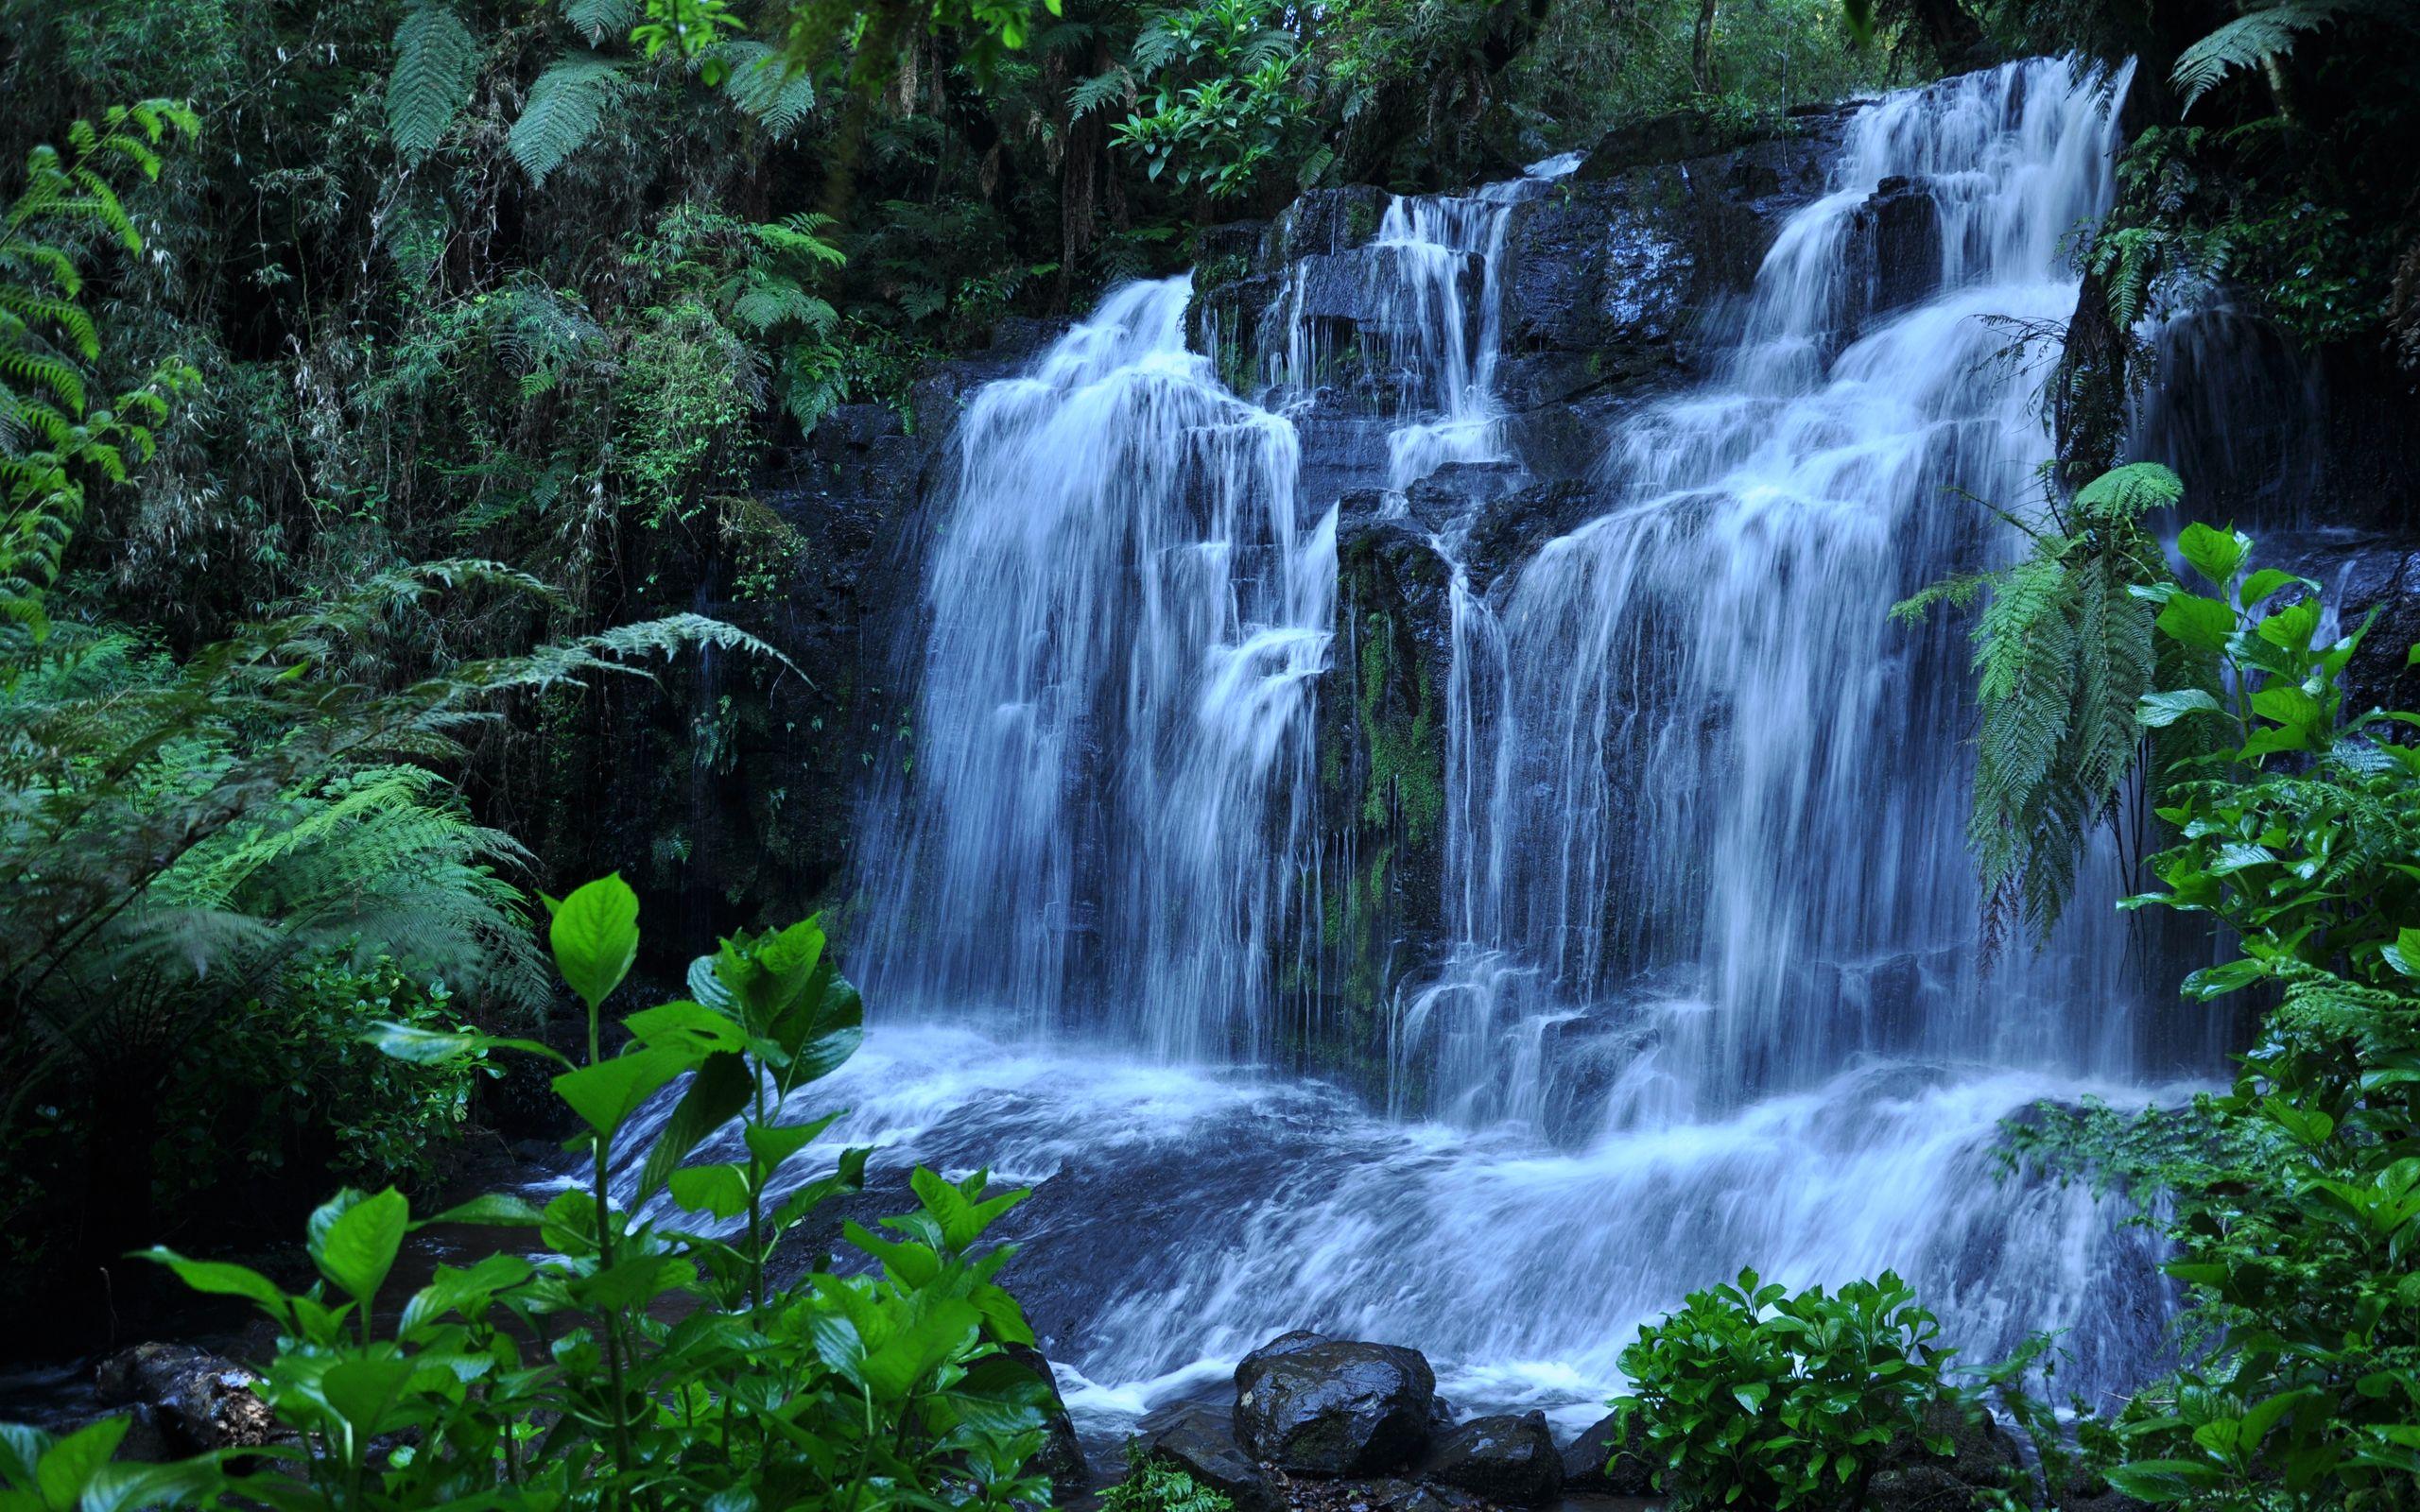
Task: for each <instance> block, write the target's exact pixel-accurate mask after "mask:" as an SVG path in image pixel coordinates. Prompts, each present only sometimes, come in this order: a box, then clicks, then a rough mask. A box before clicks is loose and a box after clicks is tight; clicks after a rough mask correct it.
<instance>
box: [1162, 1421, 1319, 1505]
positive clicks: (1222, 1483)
mask: <svg viewBox="0 0 2420 1512" xmlns="http://www.w3.org/2000/svg"><path fill="white" fill-rule="evenodd" d="M1129 1447H1130V1448H1132V1451H1133V1452H1135V1453H1137V1454H1140V1455H1142V1456H1144V1457H1146V1458H1150V1459H1157V1460H1161V1461H1163V1462H1165V1463H1167V1464H1169V1465H1172V1466H1174V1467H1176V1468H1177V1469H1181V1470H1183V1471H1184V1472H1185V1473H1186V1474H1187V1475H1190V1476H1192V1477H1193V1478H1194V1479H1195V1480H1197V1481H1199V1482H1201V1484H1202V1485H1204V1486H1209V1487H1210V1488H1211V1489H1213V1490H1215V1491H1219V1492H1221V1493H1223V1494H1224V1495H1225V1496H1226V1497H1227V1499H1228V1500H1230V1501H1232V1502H1234V1503H1235V1504H1236V1512H1280V1509H1282V1508H1283V1507H1284V1506H1285V1505H1286V1497H1285V1494H1284V1492H1282V1491H1281V1490H1280V1489H1279V1488H1278V1486H1277V1484H1276V1482H1275V1481H1274V1480H1273V1479H1271V1476H1270V1474H1269V1472H1268V1471H1266V1470H1264V1469H1261V1468H1260V1467H1259V1466H1258V1465H1256V1464H1254V1463H1253V1457H1252V1456H1251V1455H1250V1454H1247V1453H1245V1452H1244V1451H1243V1449H1242V1447H1241V1446H1240V1445H1238V1444H1237V1443H1236V1432H1235V1423H1234V1418H1233V1415H1232V1414H1230V1413H1227V1412H1223V1411H1220V1410H1219V1408H1217V1407H1215V1406H1212V1405H1210V1404H1209V1403H1207V1402H1198V1401H1190V1402H1184V1403H1182V1404H1181V1405H1178V1406H1176V1407H1172V1408H1168V1409H1167V1410H1165V1411H1162V1412H1155V1413H1152V1414H1150V1416H1148V1417H1145V1418H1144V1419H1143V1420H1142V1421H1141V1422H1140V1423H1137V1424H1136V1425H1135V1433H1134V1436H1133V1438H1132V1440H1130V1446H1129Z"/></svg>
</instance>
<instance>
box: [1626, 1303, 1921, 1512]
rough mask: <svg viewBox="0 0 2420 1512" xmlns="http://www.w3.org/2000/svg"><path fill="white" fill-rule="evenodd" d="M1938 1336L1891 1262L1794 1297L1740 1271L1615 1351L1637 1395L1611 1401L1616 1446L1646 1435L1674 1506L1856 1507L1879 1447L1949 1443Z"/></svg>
mask: <svg viewBox="0 0 2420 1512" xmlns="http://www.w3.org/2000/svg"><path fill="white" fill-rule="evenodd" d="M1940 1332H1941V1326H1940V1324H1939V1322H1938V1321H1937V1320H1936V1319H1935V1318H1934V1317H1933V1315H1932V1314H1930V1313H1928V1312H1926V1311H1925V1310H1924V1309H1923V1308H1921V1307H1919V1306H1917V1305H1916V1302H1915V1293H1914V1292H1913V1291H1911V1290H1910V1288H1909V1287H1908V1285H1907V1283H1906V1282H1904V1281H1902V1280H1899V1278H1898V1277H1897V1276H1895V1275H1893V1274H1892V1273H1890V1272H1888V1271H1885V1272H1884V1273H1883V1274H1882V1277H1881V1279H1880V1280H1872V1281H1862V1280H1860V1281H1851V1282H1849V1283H1848V1284H1847V1285H1845V1286H1842V1287H1841V1289H1840V1291H1839V1292H1838V1293H1837V1294H1827V1293H1826V1292H1825V1291H1824V1288H1822V1287H1821V1286H1815V1287H1809V1288H1808V1289H1806V1291H1803V1292H1800V1293H1799V1294H1798V1295H1797V1296H1795V1297H1792V1296H1789V1295H1788V1292H1787V1289H1786V1288H1784V1287H1782V1286H1779V1285H1776V1284H1772V1283H1770V1282H1766V1281H1763V1280H1760V1279H1759V1278H1758V1277H1757V1275H1756V1273H1755V1271H1753V1270H1743V1271H1741V1272H1740V1273H1739V1280H1738V1284H1737V1285H1736V1286H1715V1287H1711V1288H1709V1289H1707V1290H1705V1291H1703V1292H1692V1293H1691V1294H1689V1297H1688V1298H1687V1300H1686V1301H1685V1303H1684V1305H1683V1306H1682V1308H1681V1310H1680V1311H1679V1312H1677V1313H1674V1314H1671V1315H1669V1316H1668V1317H1666V1318H1665V1319H1664V1320H1663V1321H1661V1322H1659V1323H1651V1324H1649V1325H1647V1326H1646V1327H1644V1328H1642V1329H1640V1330H1639V1333H1638V1339H1637V1342H1635V1343H1634V1344H1633V1345H1631V1346H1630V1348H1628V1349H1624V1350H1623V1351H1622V1356H1621V1368H1622V1372H1623V1373H1624V1374H1625V1375H1627V1376H1628V1377H1629V1378H1630V1381H1631V1386H1632V1394H1631V1395H1630V1396H1627V1397H1623V1398H1620V1399H1618V1400H1616V1402H1615V1409H1616V1414H1617V1415H1618V1417H1619V1419H1620V1428H1621V1432H1620V1434H1619V1435H1617V1441H1624V1442H1626V1441H1629V1440H1631V1439H1632V1437H1633V1435H1641V1436H1643V1438H1644V1441H1645V1450H1644V1452H1643V1453H1642V1455H1641V1457H1642V1458H1644V1459H1645V1460H1646V1461H1647V1462H1648V1463H1649V1464H1650V1465H1651V1466H1654V1467H1656V1469H1655V1484H1656V1486H1657V1488H1658V1489H1660V1490H1662V1491H1663V1492H1664V1493H1665V1494H1666V1495H1668V1496H1669V1497H1670V1498H1671V1499H1672V1504H1673V1505H1674V1506H1675V1507H1676V1508H1681V1509H1687V1508H1693V1507H1706V1506H1729V1505H1734V1504H1738V1505H1745V1506H1751V1507H1758V1508H1767V1507H1770V1508H1774V1509H1776V1512H1779V1509H1784V1508H1789V1507H1817V1508H1821V1507H1845V1506H1850V1505H1853V1504H1855V1503H1856V1499H1857V1496H1858V1493H1859V1492H1860V1491H1861V1490H1862V1489H1863V1486H1864V1480H1865V1476H1866V1474H1867V1473H1869V1472H1870V1471H1871V1470H1872V1469H1874V1467H1875V1461H1876V1453H1877V1452H1878V1451H1879V1450H1880V1449H1881V1447H1882V1446H1883V1445H1885V1444H1887V1443H1889V1442H1891V1441H1892V1440H1893V1439H1898V1438H1913V1439H1919V1440H1922V1441H1923V1442H1924V1443H1925V1446H1926V1448H1927V1449H1929V1450H1932V1451H1933V1452H1937V1453H1947V1452H1949V1447H1950V1446H1949V1444H1948V1442H1947V1441H1946V1440H1945V1439H1944V1438H1942V1437H1941V1436H1940V1435H1938V1433H1936V1432H1933V1431H1931V1430H1929V1429H1927V1426H1926V1418H1925V1415H1926V1411H1927V1408H1929V1407H1931V1406H1933V1405H1934V1404H1935V1403H1937V1402H1940V1401H1942V1400H1947V1399H1949V1398H1951V1397H1952V1396H1953V1394H1952V1393H1951V1392H1950V1391H1949V1389H1948V1388H1947V1387H1946V1386H1945V1384H1944V1383H1943V1381H1942V1378H1941V1370H1942V1366H1943V1364H1944V1363H1945V1361H1946V1360H1948V1358H1949V1357H1950V1356H1951V1354H1953V1353H1954V1352H1955V1351H1953V1350H1950V1349H1943V1348H1941V1347H1939V1346H1938V1345H1937V1344H1936V1343H1935V1342H1934V1341H1935V1340H1936V1339H1937V1338H1938V1337H1939V1335H1940Z"/></svg>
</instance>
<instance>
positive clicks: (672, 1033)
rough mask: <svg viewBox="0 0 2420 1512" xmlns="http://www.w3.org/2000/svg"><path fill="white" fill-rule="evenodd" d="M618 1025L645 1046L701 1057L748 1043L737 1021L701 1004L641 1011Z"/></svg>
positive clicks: (661, 1006) (684, 1003)
mask: <svg viewBox="0 0 2420 1512" xmlns="http://www.w3.org/2000/svg"><path fill="white" fill-rule="evenodd" d="M622 1025H623V1027H624V1028H627V1029H629V1030H630V1031H631V1034H632V1035H633V1036H635V1037H636V1038H638V1039H640V1040H645V1041H647V1042H648V1044H660V1045H663V1046H664V1047H665V1048H666V1049H674V1050H680V1049H686V1050H690V1051H693V1052H695V1053H696V1054H698V1055H701V1056H702V1055H709V1054H712V1053H713V1052H715V1051H717V1050H738V1049H741V1048H742V1047H744V1046H745V1045H746V1044H747V1043H748V1031H747V1030H745V1029H742V1028H741V1027H740V1026H739V1021H738V1020H736V1019H734V1018H733V1017H732V1016H731V1015H730V1014H728V1013H724V1012H722V1011H720V1010H719V1009H716V1008H712V1007H708V1006H707V1005H704V1004H702V1003H690V1002H685V1001H683V1002H676V1003H666V1004H663V1005H660V1006H657V1007H652V1008H646V1009H642V1010H641V1011H639V1012H637V1013H633V1014H631V1016H630V1017H629V1018H627V1019H624V1020H623V1021H622Z"/></svg>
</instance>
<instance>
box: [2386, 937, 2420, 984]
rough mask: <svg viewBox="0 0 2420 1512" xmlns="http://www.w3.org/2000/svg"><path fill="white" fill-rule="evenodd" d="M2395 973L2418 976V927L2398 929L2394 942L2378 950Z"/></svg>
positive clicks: (2419, 962) (2419, 961)
mask: <svg viewBox="0 0 2420 1512" xmlns="http://www.w3.org/2000/svg"><path fill="white" fill-rule="evenodd" d="M2378 954H2381V955H2383V956H2385V957H2386V964H2387V965H2389V966H2391V967H2393V968H2394V970H2395V971H2396V973H2397V974H2399V975H2402V976H2410V977H2420V929H2399V930H2396V931H2395V934H2394V944H2392V945H2389V946H2386V947H2385V948H2384V949H2382V950H2381V951H2379V953H2378Z"/></svg>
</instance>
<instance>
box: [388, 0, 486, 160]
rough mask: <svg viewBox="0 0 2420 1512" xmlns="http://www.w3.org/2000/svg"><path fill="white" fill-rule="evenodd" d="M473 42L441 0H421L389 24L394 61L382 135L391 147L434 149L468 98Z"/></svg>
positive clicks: (408, 151) (414, 152)
mask: <svg viewBox="0 0 2420 1512" xmlns="http://www.w3.org/2000/svg"><path fill="white" fill-rule="evenodd" d="M478 58H479V47H478V43H477V42H476V41H475V39H474V38H473V37H472V36H471V32H470V28H469V27H467V26H463V25H462V22H461V19H460V18H459V17H458V16H456V15H455V14H454V12H453V11H452V10H450V9H447V8H446V7H444V6H442V5H438V4H434V3H428V0H423V4H421V5H418V6H415V7H414V8H413V9H410V10H407V11H406V12H405V13H404V19H403V20H402V21H401V22H400V23H398V24H397V25H396V26H395V65H394V67H393V69H392V70H391V71H390V72H389V74H388V76H387V135H388V138H389V140H390V141H392V142H393V143H394V144H395V148H396V150H397V151H399V152H401V153H403V154H404V155H405V156H406V157H419V156H421V155H423V154H424V153H426V152H429V151H430V150H432V149H434V148H435V147H436V146H437V144H438V141H439V139H440V138H441V137H443V136H444V134H445V129H446V128H447V127H449V126H451V125H453V124H454V117H455V116H456V115H457V114H458V113H459V112H460V111H461V109H462V103H463V101H464V100H466V99H468V98H469V97H470V94H471V82H472V77H473V75H474V73H475V70H476V68H477V66H478Z"/></svg>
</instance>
